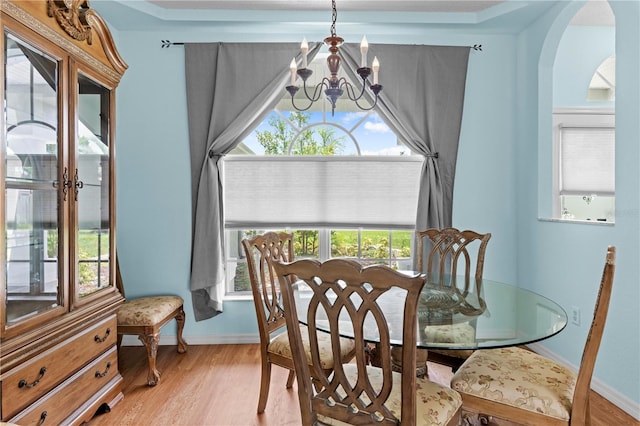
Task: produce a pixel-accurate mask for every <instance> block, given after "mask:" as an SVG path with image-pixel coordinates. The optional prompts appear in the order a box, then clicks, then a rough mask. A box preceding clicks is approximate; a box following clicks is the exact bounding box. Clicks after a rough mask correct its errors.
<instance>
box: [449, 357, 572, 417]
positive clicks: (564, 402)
mask: <svg viewBox="0 0 640 426" xmlns="http://www.w3.org/2000/svg"><path fill="white" fill-rule="evenodd" d="M575 385H576V374H575V373H574V372H573V371H571V370H569V369H568V368H567V367H565V366H563V365H561V364H558V363H557V362H555V361H553V360H551V359H548V358H546V357H543V356H541V355H538V354H536V353H533V352H531V351H528V350H526V349H522V348H517V347H513V348H501V349H488V350H479V351H475V352H474V353H473V355H471V356H470V357H469V359H468V360H467V362H465V363H464V364H463V365H462V366H461V367H460V368H459V369H458V371H457V372H456V374H455V375H454V377H453V379H452V380H451V386H452V387H453V389H455V390H456V391H459V392H464V393H465V394H467V395H472V396H475V397H478V398H483V399H488V400H491V401H496V402H500V403H502V404H506V405H510V406H512V407H515V408H519V409H521V410H527V411H531V412H533V413H539V414H544V415H546V416H549V417H555V418H557V419H562V420H567V421H568V420H569V415H570V413H571V401H572V400H573V389H574V387H575Z"/></svg>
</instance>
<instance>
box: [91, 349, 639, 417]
mask: <svg viewBox="0 0 640 426" xmlns="http://www.w3.org/2000/svg"><path fill="white" fill-rule="evenodd" d="M146 362H147V356H146V353H145V349H144V348H143V347H142V346H128V347H122V348H121V349H120V372H121V374H122V375H123V377H124V395H125V396H124V399H123V400H122V401H120V403H118V404H117V405H116V406H115V407H114V408H113V410H112V411H111V412H110V413H105V414H100V415H98V416H96V417H94V419H93V420H91V421H90V422H89V423H88V425H89V426H102V425H118V426H124V425H136V426H145V425H154V426H169V425H171V426H181V425H184V426H187V425H188V426H205V425H215V426H232V425H239V426H250V425H264V426H267V425H274V426H276V425H277V426H280V425H300V423H301V422H300V412H299V408H298V400H297V395H296V391H295V385H294V387H293V389H290V390H287V389H286V388H285V383H286V381H287V373H286V371H285V370H284V369H282V368H279V367H273V372H272V378H271V390H270V392H269V401H268V403H267V408H266V410H265V412H264V413H263V414H261V415H257V414H256V407H257V404H258V393H259V387H260V353H259V351H258V345H200V346H195V345H194V346H189V349H188V352H187V353H186V354H182V355H180V354H178V353H177V352H176V348H175V347H174V346H160V348H159V349H158V358H157V363H158V369H159V370H160V373H161V375H162V376H161V379H160V383H159V384H158V385H157V386H155V387H148V386H147V385H146V375H147V369H146V368H147V364H146ZM450 377H451V370H450V369H448V368H447V367H444V366H441V365H437V364H431V363H430V364H429V378H430V379H431V380H433V381H436V382H439V383H443V384H448V383H449V379H450ZM591 398H592V399H591V406H592V407H591V410H592V416H593V423H592V424H593V426H612V425H620V426H621V425H633V426H640V422H638V421H635V419H633V418H632V417H631V416H629V415H628V414H626V413H624V412H623V411H622V410H620V409H618V408H617V407H616V406H614V405H613V404H611V403H609V402H608V401H607V400H605V399H604V398H602V397H601V396H600V395H598V394H597V393H595V392H593V393H592V396H591Z"/></svg>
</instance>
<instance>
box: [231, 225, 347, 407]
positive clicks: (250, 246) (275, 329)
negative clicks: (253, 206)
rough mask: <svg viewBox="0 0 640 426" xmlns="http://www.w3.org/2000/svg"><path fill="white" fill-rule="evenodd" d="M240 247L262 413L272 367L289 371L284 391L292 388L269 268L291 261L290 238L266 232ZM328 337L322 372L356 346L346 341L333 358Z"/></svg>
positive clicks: (289, 362)
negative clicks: (256, 345)
mask: <svg viewBox="0 0 640 426" xmlns="http://www.w3.org/2000/svg"><path fill="white" fill-rule="evenodd" d="M242 247H243V248H244V252H245V255H246V258H247V269H248V272H249V280H250V282H251V293H252V295H253V303H254V306H255V310H256V317H257V319H258V333H259V335H260V355H261V365H262V373H261V379H260V396H259V399H258V413H262V412H264V409H265V407H266V405H267V399H268V397H269V387H270V381H271V365H272V364H275V365H277V366H280V367H283V368H286V369H288V370H289V377H288V379H287V385H286V386H287V389H289V388H291V386H292V385H293V381H294V379H295V373H294V368H293V358H292V354H291V346H290V345H289V336H288V335H287V333H286V328H285V327H286V323H285V317H284V310H283V307H282V299H281V293H280V284H279V282H278V279H277V277H276V275H275V273H274V272H273V266H272V264H273V262H274V261H284V262H288V261H291V260H293V257H294V253H293V234H290V233H286V232H266V233H264V234H262V235H256V236H254V237H252V238H245V239H243V240H242ZM300 328H301V333H302V335H304V336H307V334H308V333H307V331H306V327H304V326H300ZM328 337H329V336H328V335H327V336H325V339H324V340H323V342H322V351H321V360H322V364H323V366H324V369H325V370H326V371H327V372H330V371H332V368H333V366H334V359H338V360H339V361H338V362H339V363H341V362H349V361H350V360H351V359H352V358H353V354H354V351H355V345H354V343H353V341H349V340H345V342H344V347H343V351H342V352H341V353H339V354H337V355H336V354H333V353H332V352H331V351H330V342H329V340H328Z"/></svg>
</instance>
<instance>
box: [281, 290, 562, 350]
mask: <svg viewBox="0 0 640 426" xmlns="http://www.w3.org/2000/svg"><path fill="white" fill-rule="evenodd" d="M472 281H473V283H472V284H471V285H469V286H466V287H467V290H463V289H461V288H460V287H463V288H464V287H465V286H464V285H462V286H461V285H458V286H457V287H453V288H452V287H446V286H439V285H437V284H426V285H425V287H424V288H423V290H422V293H421V297H420V302H419V305H418V315H417V317H418V347H420V348H425V349H480V348H496V347H504V346H515V345H522V344H527V343H532V342H536V341H539V340H542V339H546V338H548V337H551V336H553V335H555V334H557V333H559V332H560V331H562V329H563V328H564V327H565V326H566V324H567V314H566V312H565V311H564V309H562V307H561V306H559V305H558V304H557V303H555V302H553V301H552V300H549V299H547V298H545V297H543V296H540V295H538V294H536V293H534V292H532V291H529V290H526V289H522V288H519V287H516V286H513V285H510V284H504V283H500V282H496V281H490V280H482V282H480V283H475V280H473V279H472ZM295 287H296V290H295V292H294V296H295V300H296V307H297V310H298V317H299V320H300V321H301V322H302V323H305V324H306V323H307V322H308V319H307V306H308V303H309V299H310V297H311V296H312V291H311V289H309V288H308V287H307V285H306V284H305V283H303V282H298V284H296V286H295ZM402 291H403V290H400V289H393V290H391V291H389V292H388V293H386V294H384V295H383V296H382V297H381V298H380V299H379V305H380V306H381V309H382V312H383V313H384V316H385V319H386V321H387V323H388V324H389V328H390V333H391V339H392V344H395V345H402V316H403V309H404V307H403V303H402V302H403V300H404V297H403V295H402V294H401V292H402ZM322 315H323V312H318V313H317V315H316V328H317V329H319V330H322V329H324V330H325V331H327V330H328V329H327V328H326V325H327V321H326V318H323V317H322ZM344 315H345V316H344V320H341V322H340V324H341V326H340V331H341V334H342V335H344V336H345V337H353V333H352V331H350V330H349V325H350V321H349V319H348V317H347V316H346V315H347V314H346V312H345V313H344ZM343 324H344V325H343ZM365 339H366V340H367V341H370V342H376V341H378V340H379V337H378V331H377V326H376V325H375V322H374V321H373V320H372V321H365Z"/></svg>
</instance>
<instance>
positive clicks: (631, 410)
mask: <svg viewBox="0 0 640 426" xmlns="http://www.w3.org/2000/svg"><path fill="white" fill-rule="evenodd" d="M527 346H528V347H529V348H531V350H533V351H534V352H536V353H538V354H540V355H544V356H546V357H547V358H550V359H552V360H554V361H556V362H558V363H560V364H562V365H565V366H566V367H568V368H570V369H572V370H573V371H578V366H576V365H573V364H572V363H570V362H569V361H567V360H566V359H564V358H563V357H561V356H559V355H557V354H556V353H555V352H552V351H550V350H549V349H547V347H546V346H544V345H542V344H540V343H532V344H530V345H527ZM591 389H593V390H594V391H596V392H598V393H599V394H600V395H602V396H603V397H604V398H606V399H607V400H608V401H609V402H611V403H612V404H614V405H615V406H616V407H618V408H620V409H621V410H623V411H624V412H626V413H628V414H629V415H630V416H632V417H633V418H635V419H636V420H640V404H638V403H637V402H635V401H632V400H631V399H629V398H628V397H626V396H625V395H622V394H621V393H620V392H618V391H617V390H615V389H613V388H612V387H611V386H609V385H607V384H606V383H604V382H603V381H602V380H599V379H596V378H593V379H592V380H591Z"/></svg>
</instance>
